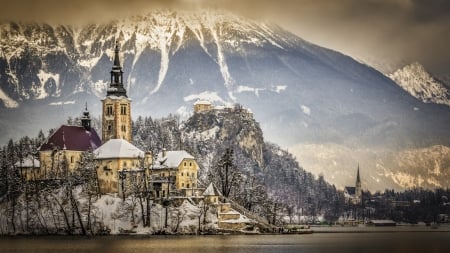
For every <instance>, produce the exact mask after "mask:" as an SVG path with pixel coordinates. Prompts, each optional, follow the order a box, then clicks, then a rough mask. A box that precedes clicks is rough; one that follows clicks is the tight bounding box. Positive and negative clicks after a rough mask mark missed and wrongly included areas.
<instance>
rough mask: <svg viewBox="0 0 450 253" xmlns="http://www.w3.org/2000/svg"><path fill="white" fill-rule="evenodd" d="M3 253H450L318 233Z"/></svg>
mask: <svg viewBox="0 0 450 253" xmlns="http://www.w3.org/2000/svg"><path fill="white" fill-rule="evenodd" d="M0 252H1V253H7V252H8V253H9V252H43V253H44V252H45V253H49V252H55V253H56V252H58V253H64V252H96V253H116V252H118V253H119V252H126V253H144V252H146V253H147V252H156V253H159V252H161V253H162V252H164V253H168V252H175V253H203V252H204V253H206V252H208V253H211V252H218V253H226V252H233V253H247V252H248V253H254V252H255V253H256V252H267V253H269V252H281V253H294V252H295V253H301V252H307V253H316V252H333V253H340V252H346V253H361V252H364V253H366V252H367V253H371V252H373V253H395V252H402V253H403V252H404V253H412V252H423V253H434V252H436V253H437V252H439V253H445V252H450V233H449V232H394V233H315V234H309V235H226V236H168V237H163V236H151V237H143V236H108V237H94V238H85V237H63V236H60V237H9V238H8V237H4V238H0Z"/></svg>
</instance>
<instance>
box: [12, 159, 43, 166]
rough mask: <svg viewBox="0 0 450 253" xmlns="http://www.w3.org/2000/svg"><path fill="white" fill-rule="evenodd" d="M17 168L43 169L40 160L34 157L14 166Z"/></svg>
mask: <svg viewBox="0 0 450 253" xmlns="http://www.w3.org/2000/svg"><path fill="white" fill-rule="evenodd" d="M14 165H15V166H16V167H17V168H33V167H34V168H39V167H41V163H40V162H39V160H37V159H36V158H34V157H32V156H28V157H25V158H23V159H22V161H18V162H16V163H15V164H14Z"/></svg>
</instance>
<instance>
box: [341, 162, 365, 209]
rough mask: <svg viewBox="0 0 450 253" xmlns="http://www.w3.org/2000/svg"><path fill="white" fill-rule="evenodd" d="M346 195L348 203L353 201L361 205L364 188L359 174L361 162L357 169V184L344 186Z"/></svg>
mask: <svg viewBox="0 0 450 253" xmlns="http://www.w3.org/2000/svg"><path fill="white" fill-rule="evenodd" d="M344 197H345V202H346V203H351V204H354V205H360V204H361V202H362V188H361V178H360V176H359V164H358V169H357V171H356V184H355V186H354V187H353V186H346V187H345V188H344Z"/></svg>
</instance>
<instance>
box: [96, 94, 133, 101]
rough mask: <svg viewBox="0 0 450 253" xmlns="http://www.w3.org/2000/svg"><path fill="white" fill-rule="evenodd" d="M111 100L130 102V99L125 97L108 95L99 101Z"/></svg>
mask: <svg viewBox="0 0 450 253" xmlns="http://www.w3.org/2000/svg"><path fill="white" fill-rule="evenodd" d="M107 98H109V99H112V100H117V99H126V100H128V101H132V100H131V98H128V97H125V96H115V95H109V96H106V97H104V98H103V99H101V101H103V100H105V99H107Z"/></svg>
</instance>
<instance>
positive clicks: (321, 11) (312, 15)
mask: <svg viewBox="0 0 450 253" xmlns="http://www.w3.org/2000/svg"><path fill="white" fill-rule="evenodd" d="M3 1H4V0H0V2H1V8H0V21H2V22H5V21H23V22H29V21H37V22H49V23H56V24H86V23H92V22H94V23H98V22H106V21H107V20H110V19H111V18H115V17H126V16H129V15H135V14H143V13H146V12H149V11H151V10H154V9H163V8H170V9H174V10H196V9H200V8H213V9H225V10H228V11H231V12H233V13H236V14H239V15H243V16H246V17H249V18H252V19H257V20H262V21H267V22H272V23H276V24H278V25H280V26H281V27H283V28H285V29H287V30H289V31H291V32H293V33H295V34H296V35H298V36H300V37H301V38H303V39H305V40H308V41H310V42H312V43H315V44H318V45H321V46H324V47H327V48H331V49H334V50H337V51H340V52H342V53H345V54H348V55H350V56H352V57H354V58H356V59H358V60H361V61H364V62H366V63H368V64H370V65H373V66H375V67H376V68H378V69H380V70H382V71H384V72H390V71H392V70H395V69H396V68H398V67H401V66H402V65H405V64H408V63H411V62H414V61H417V62H419V63H421V64H423V65H424V66H425V68H426V69H427V70H428V71H430V72H431V73H432V74H434V75H436V76H437V77H440V78H445V77H446V78H448V80H449V81H450V50H448V44H449V39H450V1H448V0H427V1H426V0H277V1H273V0H158V1H148V0H127V1H125V0H97V1H96V0H76V1H63V0H39V1H36V0H14V1H8V2H5V3H3Z"/></svg>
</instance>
